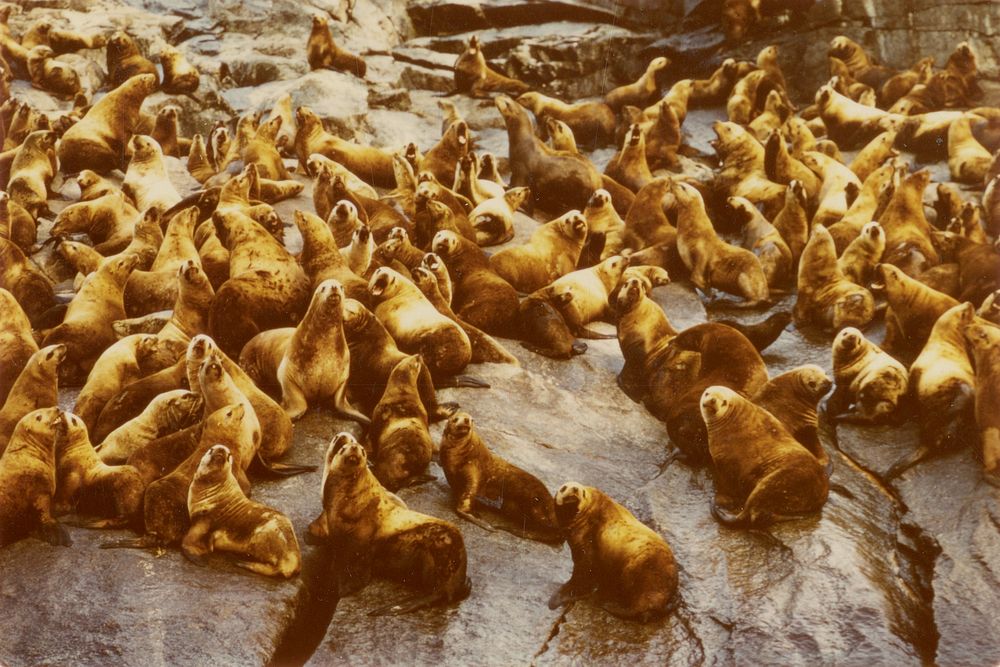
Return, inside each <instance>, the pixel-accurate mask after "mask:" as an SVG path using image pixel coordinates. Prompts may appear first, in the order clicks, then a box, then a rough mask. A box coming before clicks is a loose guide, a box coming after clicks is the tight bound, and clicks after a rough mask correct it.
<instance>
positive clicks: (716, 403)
mask: <svg viewBox="0 0 1000 667" xmlns="http://www.w3.org/2000/svg"><path fill="white" fill-rule="evenodd" d="M737 396H738V395H737V393H736V392H735V391H733V390H732V389H730V388H729V387H723V386H722V385H714V386H711V387H708V388H707V389H705V391H703V392H702V393H701V403H700V407H701V417H702V419H704V420H705V424H706V425H707V424H709V423H713V422H717V421H718V420H720V419H722V418H724V417H725V416H726V415H728V414H731V412H732V408H733V406H734V404H735V402H736V399H737Z"/></svg>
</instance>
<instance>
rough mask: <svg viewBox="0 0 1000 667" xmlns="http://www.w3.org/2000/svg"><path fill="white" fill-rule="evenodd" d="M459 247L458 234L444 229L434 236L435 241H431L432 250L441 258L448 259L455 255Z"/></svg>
mask: <svg viewBox="0 0 1000 667" xmlns="http://www.w3.org/2000/svg"><path fill="white" fill-rule="evenodd" d="M459 245H460V242H459V240H458V234H456V233H455V232H453V231H449V230H447V229H443V230H441V231H439V232H438V233H437V234H435V235H434V239H433V240H432V241H431V250H433V251H434V252H435V253H437V254H438V255H440V256H441V257H445V258H447V257H452V256H453V255H454V253H455V251H456V250H458V247H459Z"/></svg>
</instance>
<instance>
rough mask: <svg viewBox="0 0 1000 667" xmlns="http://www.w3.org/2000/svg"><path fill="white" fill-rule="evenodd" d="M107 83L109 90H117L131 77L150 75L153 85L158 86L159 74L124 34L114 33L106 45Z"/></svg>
mask: <svg viewBox="0 0 1000 667" xmlns="http://www.w3.org/2000/svg"><path fill="white" fill-rule="evenodd" d="M107 69H108V81H109V82H110V84H111V88H112V89H114V88H117V87H118V86H121V85H122V84H123V83H125V82H126V81H128V80H129V79H130V78H132V77H133V76H139V75H145V74H152V75H153V77H154V78H155V81H154V83H156V84H159V72H158V70H157V69H156V65H154V64H153V63H152V62H151V61H150V60H149V59H147V58H146V57H145V56H143V55H142V53H141V52H140V51H139V47H138V46H137V45H136V43H135V40H133V39H132V38H131V37H130V36H129V35H128V34H126V33H125V32H123V31H121V30H118V31H115V33H114V34H113V35H111V38H110V39H109V40H108V43H107Z"/></svg>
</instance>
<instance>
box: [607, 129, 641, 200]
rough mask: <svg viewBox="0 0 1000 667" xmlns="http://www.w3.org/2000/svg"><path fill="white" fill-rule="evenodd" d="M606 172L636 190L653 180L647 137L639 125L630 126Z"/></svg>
mask: <svg viewBox="0 0 1000 667" xmlns="http://www.w3.org/2000/svg"><path fill="white" fill-rule="evenodd" d="M604 173H605V174H606V175H608V176H610V177H611V178H613V179H615V180H616V181H618V182H619V183H621V184H622V185H624V186H625V187H627V188H629V189H630V190H632V191H634V192H638V191H639V190H641V189H642V187H643V186H644V185H646V184H647V183H649V182H650V181H652V180H653V174H652V173H651V172H650V171H649V164H648V163H647V162H646V139H645V137H644V136H643V133H642V130H641V129H640V127H639V125H637V124H632V125H630V126H629V129H628V132H626V133H625V139H624V141H623V142H622V147H621V149H619V151H618V152H617V153H615V154H614V156H612V158H611V160H610V161H609V162H608V166H607V167H605V169H604Z"/></svg>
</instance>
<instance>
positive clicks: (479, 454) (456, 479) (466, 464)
mask: <svg viewBox="0 0 1000 667" xmlns="http://www.w3.org/2000/svg"><path fill="white" fill-rule="evenodd" d="M440 456H441V467H442V468H443V469H444V474H445V478H446V479H447V480H448V486H449V487H450V488H451V497H452V500H453V502H454V504H455V513H456V514H458V515H459V516H460V517H462V518H463V519H467V520H468V521H471V522H472V523H474V524H476V525H477V526H479V527H480V528H483V529H484V530H489V531H494V530H496V529H497V528H500V529H501V530H505V531H507V532H510V533H512V534H514V535H517V536H518V537H524V538H527V539H534V540H539V541H542V542H555V543H559V542H562V541H563V537H562V535H561V534H560V533H561V531H560V529H559V524H558V522H557V520H556V514H555V505H554V504H553V501H552V496H550V495H549V491H548V489H546V488H545V484H544V483H542V481H541V480H539V479H538V478H537V477H535V476H534V475H532V474H531V473H529V472H526V471H525V470H522V469H521V468H519V467H517V466H515V465H513V464H512V463H509V462H508V461H506V460H504V459H503V458H501V457H500V456H498V455H496V454H494V453H493V452H491V451H490V450H489V449H488V448H487V447H486V445H485V444H484V443H483V441H482V439H481V438H480V437H479V433H477V432H476V431H475V429H474V423H473V420H472V417H471V416H469V414H468V413H467V412H456V413H455V414H454V415H452V416H451V417H450V418H449V419H448V424H447V426H445V429H444V433H443V434H442V436H441V443H440ZM480 498H481V499H482V501H478V500H477V499H480ZM487 503H489V504H490V505H492V506H495V507H497V511H498V512H499V513H500V514H501V515H502V516H504V517H506V518H508V519H510V520H511V521H513V522H514V523H515V524H516V525H517V526H522V527H524V528H525V529H527V530H525V529H521V528H515V529H510V528H506V527H503V526H493V525H492V524H490V523H489V522H487V521H485V520H484V519H482V518H480V517H479V516H477V515H476V513H475V510H476V509H479V508H481V507H482V506H483V505H485V504H487Z"/></svg>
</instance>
